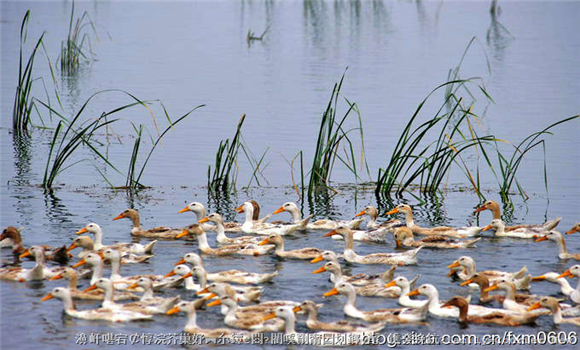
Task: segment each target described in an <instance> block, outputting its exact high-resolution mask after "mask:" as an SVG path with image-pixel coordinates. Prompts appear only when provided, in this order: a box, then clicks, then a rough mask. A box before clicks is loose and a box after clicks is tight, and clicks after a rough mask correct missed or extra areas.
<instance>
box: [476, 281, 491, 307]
mask: <svg viewBox="0 0 580 350" xmlns="http://www.w3.org/2000/svg"><path fill="white" fill-rule="evenodd" d="M478 285H479V300H480V302H481V300H484V299H487V298H489V292H486V291H485V289H486V288H488V287H489V281H481V282H479V283H478Z"/></svg>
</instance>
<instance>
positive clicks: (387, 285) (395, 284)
mask: <svg viewBox="0 0 580 350" xmlns="http://www.w3.org/2000/svg"><path fill="white" fill-rule="evenodd" d="M396 286H397V282H395V280H392V281H391V282H389V283H387V284H385V288H390V287H396Z"/></svg>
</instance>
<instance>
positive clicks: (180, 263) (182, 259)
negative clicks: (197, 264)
mask: <svg viewBox="0 0 580 350" xmlns="http://www.w3.org/2000/svg"><path fill="white" fill-rule="evenodd" d="M185 263H186V261H185V259H184V258H181V260H179V261H178V262H176V263H175V264H173V266H177V265H183V264H185Z"/></svg>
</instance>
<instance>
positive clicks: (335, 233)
mask: <svg viewBox="0 0 580 350" xmlns="http://www.w3.org/2000/svg"><path fill="white" fill-rule="evenodd" d="M337 234H338V233H337V232H336V230H332V231H330V232H328V233H327V234H325V235H324V236H322V237H330V236H333V235H337Z"/></svg>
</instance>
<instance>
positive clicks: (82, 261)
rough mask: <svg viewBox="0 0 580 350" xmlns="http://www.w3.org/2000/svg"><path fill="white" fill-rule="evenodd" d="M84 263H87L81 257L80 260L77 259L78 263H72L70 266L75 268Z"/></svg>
mask: <svg viewBox="0 0 580 350" xmlns="http://www.w3.org/2000/svg"><path fill="white" fill-rule="evenodd" d="M86 263H87V261H86V260H85V259H84V258H83V259H81V261H79V262H78V263H76V264H74V265H73V266H72V267H73V268H75V269H76V268H77V267H79V266H82V265H84V264H86Z"/></svg>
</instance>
